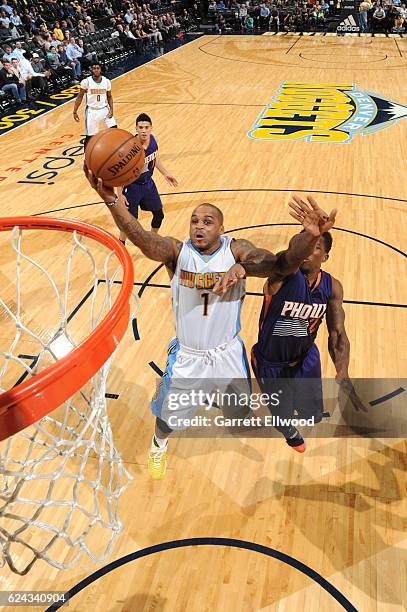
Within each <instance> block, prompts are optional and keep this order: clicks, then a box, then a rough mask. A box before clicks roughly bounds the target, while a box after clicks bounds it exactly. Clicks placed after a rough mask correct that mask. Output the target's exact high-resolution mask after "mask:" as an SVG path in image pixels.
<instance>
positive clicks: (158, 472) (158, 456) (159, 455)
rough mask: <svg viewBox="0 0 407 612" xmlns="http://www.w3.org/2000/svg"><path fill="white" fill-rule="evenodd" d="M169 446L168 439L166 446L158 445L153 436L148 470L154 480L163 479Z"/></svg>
mask: <svg viewBox="0 0 407 612" xmlns="http://www.w3.org/2000/svg"><path fill="white" fill-rule="evenodd" d="M167 448H168V440H167V441H166V443H165V445H164V446H158V444H157V443H156V441H155V436H153V441H152V443H151V448H150V453H149V455H148V471H149V472H150V476H151V478H153V480H161V478H164V475H165V471H166V469H167Z"/></svg>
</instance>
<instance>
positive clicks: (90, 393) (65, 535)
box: [0, 217, 134, 574]
mask: <svg viewBox="0 0 407 612" xmlns="http://www.w3.org/2000/svg"><path fill="white" fill-rule="evenodd" d="M38 230H41V231H43V230H46V232H47V237H48V232H52V233H50V240H48V241H47V242H46V243H45V245H44V246H49V245H56V247H54V248H56V255H55V256H54V257H52V258H51V260H50V261H49V262H47V269H46V267H45V264H44V263H43V262H41V261H40V259H41V257H42V255H43V250H42V249H40V250H39V251H38V244H41V241H39V240H38ZM6 231H10V232H11V233H10V237H9V247H8V249H9V251H11V253H12V254H13V256H14V259H15V261H14V262H13V263H12V264H10V263H9V260H7V265H6V266H5V267H3V266H2V270H3V269H4V271H5V275H6V276H7V275H8V280H9V283H10V287H11V285H12V283H13V281H14V287H13V292H10V291H9V293H8V294H7V296H6V297H4V295H3V294H4V292H5V290H4V289H3V290H2V295H1V296H0V322H1V323H2V332H1V333H0V338H1V339H0V440H3V442H2V443H1V444H0V500H1V504H0V545H1V552H0V558H2V559H3V562H4V561H5V562H6V563H7V564H8V566H9V567H10V569H11V570H12V571H14V572H16V573H19V574H25V573H27V572H28V571H29V569H30V568H31V567H32V565H33V564H34V563H35V561H36V560H38V559H44V560H45V561H47V562H48V563H50V564H51V565H53V566H54V567H57V568H67V567H70V566H71V565H72V564H73V563H74V562H75V561H76V560H77V558H78V557H79V556H80V554H81V553H82V552H86V553H87V554H88V555H89V557H90V558H92V559H93V560H94V561H104V560H105V559H106V557H107V555H108V554H109V552H110V550H111V547H112V544H113V541H114V538H115V537H116V535H117V534H118V533H119V532H120V531H121V529H122V525H121V523H120V521H119V518H118V499H119V496H120V494H121V493H122V492H123V491H124V489H125V488H126V487H127V486H128V485H129V483H130V482H131V480H132V478H131V476H130V475H129V473H128V472H127V470H126V469H125V467H124V466H123V463H122V460H121V457H120V455H119V453H118V451H117V450H116V448H115V447H114V444H113V438H112V432H111V426H110V422H109V419H108V415H107V411H106V399H105V395H106V380H107V376H108V373H109V369H110V365H111V362H112V354H113V352H114V351H115V349H116V347H117V346H118V344H119V342H120V340H121V339H122V338H123V335H124V334H125V332H126V330H127V327H128V322H129V317H130V298H131V295H132V293H133V280H134V278H133V263H132V260H131V257H130V255H129V253H128V252H127V250H126V249H125V247H124V246H123V245H122V243H121V242H120V241H119V240H117V239H116V238H114V237H113V236H112V235H111V234H109V233H108V232H106V231H105V230H103V229H101V228H98V227H94V226H92V225H89V224H86V223H81V222H79V221H73V220H68V219H52V218H45V217H42V218H36V217H10V218H1V219H0V232H6ZM33 232H34V234H36V242H35V246H34V247H32V246H31V242H30V238H32V235H33ZM54 232H58V234H55V233H54ZM44 234H45V232H44ZM69 234H72V240H69V238H68V235H69ZM2 235H3V234H1V236H2ZM23 238H24V240H23ZM27 241H28V245H27V246H26V242H27ZM60 241H61V247H60V246H59V242H60ZM23 242H24V245H23ZM62 244H64V246H66V245H68V248H69V251H68V254H67V256H66V258H65V260H64V259H63V257H62V256H61V253H62V252H63V248H62ZM24 247H26V248H25V249H24V250H23V248H24ZM91 247H92V251H91ZM30 249H31V250H36V254H37V255H38V257H37V258H36V259H34V258H33V256H32V255H31V253H30V254H28V253H27V252H28V251H29V250H30ZM5 250H6V249H5V247H3V246H1V250H0V252H1V253H2V255H3V254H4V253H5ZM44 250H46V248H45V249H44ZM37 251H38V253H37ZM63 262H65V263H63ZM48 264H49V265H50V267H51V268H52V267H53V266H54V267H55V268H56V272H54V273H53V272H51V271H50V270H49V268H48ZM63 266H64V268H63ZM87 266H88V267H89V270H90V275H91V280H90V283H89V284H90V285H91V287H90V289H89V290H88V291H87V293H86V294H85V297H83V296H82V298H81V299H79V297H78V298H77V299H78V300H79V304H77V305H76V307H75V308H74V309H73V310H72V312H69V302H70V300H71V299H73V298H72V296H73V295H74V294H75V295H76V294H78V295H79V293H78V292H79V291H81V290H82V288H81V285H80V284H79V283H80V282H83V279H82V276H83V273H84V271H85V270H86V267H87ZM61 268H62V270H64V272H63V273H61ZM112 268H113V270H112ZM120 272H121V278H120V279H118V276H119V273H120ZM27 273H28V274H29V278H28V280H30V279H31V278H32V277H34V276H35V275H39V279H40V283H39V285H38V286H39V287H40V291H41V294H43V295H44V296H46V294H47V292H48V294H49V297H48V296H46V297H44V303H43V304H42V303H41V300H40V298H39V296H38V295H36V296H35V297H36V301H37V302H39V303H40V304H39V306H37V311H38V313H34V312H33V311H34V310H35V309H34V308H33V307H32V304H33V295H32V293H33V289H32V285H31V283H27V282H25V278H24V275H25V274H27ZM75 276H77V277H78V278H79V279H80V281H78V279H75ZM12 277H14V278H12ZM55 279H56V280H55ZM61 279H62V280H61ZM27 285H29V286H27ZM40 291H39V290H38V291H37V294H38V293H40ZM28 299H29V300H30V302H29V301H28ZM79 311H81V314H80V316H79V315H78V313H79ZM37 314H38V316H37ZM78 319H79V320H78ZM44 320H45V321H46V323H44ZM83 336H85V337H83ZM6 345H7V346H6ZM26 347H29V349H30V350H29V351H28V353H29V354H28V355H27V348H26ZM27 359H28V361H31V363H27ZM56 409H57V410H56ZM53 411H55V412H54V413H53V414H52V416H51V415H50V413H51V412H53ZM18 432H19V433H18ZM15 434H17V435H15ZM11 436H12V437H11ZM6 439H7V440H6ZM84 490H86V495H85V494H84ZM102 502H103V503H102ZM98 530H99V531H100V534H99V533H98ZM91 531H92V532H93V537H92V538H91V537H90V533H91ZM102 535H103V537H102ZM94 542H97V543H98V546H97V548H98V549H100V552H95V551H93V550H92V545H93V543H94ZM62 544H63V545H64V546H62ZM66 544H68V545H69V547H70V552H68V553H67V551H66V546H65V545H66Z"/></svg>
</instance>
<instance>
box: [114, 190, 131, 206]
mask: <svg viewBox="0 0 407 612" xmlns="http://www.w3.org/2000/svg"><path fill="white" fill-rule="evenodd" d="M117 195H120V197H121V199H122V200H123V202H124V204H125V206H126V208H128V207H129V206H130V204H129V202H128V200H127V198H126V196H125V195H124V193H123V192H122V193H121V194H117Z"/></svg>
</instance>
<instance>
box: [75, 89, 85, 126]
mask: <svg viewBox="0 0 407 612" xmlns="http://www.w3.org/2000/svg"><path fill="white" fill-rule="evenodd" d="M85 93H86V90H85V89H82V87H81V89H80V90H79V93H78V95H77V97H76V100H75V103H74V107H73V112H72V114H73V118H74V119H75V121H79V115H78V109H79V107H80V105H81V104H82V100H83V96H84V95H85Z"/></svg>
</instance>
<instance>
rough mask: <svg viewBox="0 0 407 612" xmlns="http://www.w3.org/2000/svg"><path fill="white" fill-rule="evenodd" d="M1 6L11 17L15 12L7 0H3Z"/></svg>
mask: <svg viewBox="0 0 407 612" xmlns="http://www.w3.org/2000/svg"><path fill="white" fill-rule="evenodd" d="M0 8H1V10H2V11H4V12H5V13H6V14H7V15H8V16H9V17H11V15H12V14H13V9H12V7H11V6H10V5H9V4H8V3H7V0H1V5H0Z"/></svg>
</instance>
